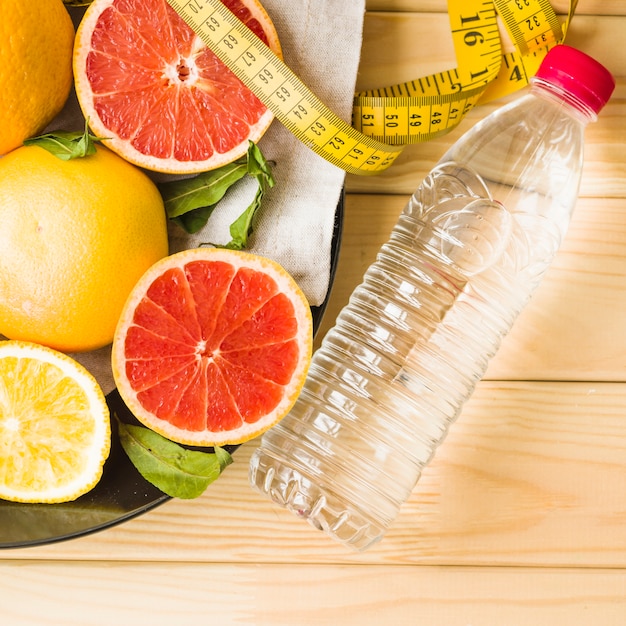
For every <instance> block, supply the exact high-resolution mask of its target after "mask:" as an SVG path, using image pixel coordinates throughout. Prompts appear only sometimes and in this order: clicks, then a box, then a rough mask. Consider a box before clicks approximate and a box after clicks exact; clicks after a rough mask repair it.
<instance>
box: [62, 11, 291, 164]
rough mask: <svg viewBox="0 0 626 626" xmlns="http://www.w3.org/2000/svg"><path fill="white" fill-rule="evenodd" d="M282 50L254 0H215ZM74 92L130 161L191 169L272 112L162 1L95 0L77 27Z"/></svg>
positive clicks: (254, 131) (239, 150) (243, 139)
mask: <svg viewBox="0 0 626 626" xmlns="http://www.w3.org/2000/svg"><path fill="white" fill-rule="evenodd" d="M222 1H223V3H224V5H225V6H226V7H228V8H229V9H230V10H231V11H232V12H233V13H234V14H235V15H236V16H237V17H238V18H239V19H240V20H241V21H242V22H243V23H244V24H245V25H246V26H248V28H250V29H251V30H252V31H253V32H254V33H255V34H256V35H257V36H258V37H259V38H260V39H261V40H262V41H263V42H264V43H266V44H267V45H268V46H269V47H270V48H271V49H272V50H273V51H274V52H275V53H276V54H278V55H279V56H282V51H281V48H280V43H279V41H278V35H277V33H276V29H275V28H274V25H273V23H272V21H271V20H270V18H269V16H268V15H267V13H266V12H265V10H264V9H263V7H262V6H261V5H260V4H259V2H258V1H257V0H222ZM74 79H75V85H76V94H77V97H78V101H79V104H80V106H81V109H82V111H83V114H84V115H85V117H86V118H87V119H88V120H89V124H90V126H91V129H92V131H93V132H94V133H95V134H96V135H98V136H100V137H106V138H108V140H107V141H106V145H107V146H108V147H110V148H111V149H112V150H114V151H115V152H117V153H118V154H120V155H121V156H123V157H124V158H125V159H127V160H128V161H130V162H131V163H135V164H136V165H139V166H141V167H144V168H146V169H150V170H154V171H159V172H166V173H174V174H184V173H196V172H203V171H208V170H211V169H215V168H217V167H220V166H222V165H225V164H227V163H230V162H232V161H234V160H236V159H238V158H239V157H241V156H243V155H244V154H245V153H246V151H247V149H248V142H249V141H253V142H255V143H256V142H257V141H258V140H259V139H260V138H261V137H262V136H263V134H264V133H265V131H266V130H267V128H268V127H269V125H270V123H271V122H272V119H273V115H272V113H271V112H270V111H269V110H268V109H267V108H266V107H265V105H263V104H262V103H261V101H260V100H259V99H258V98H257V97H256V96H255V95H254V94H253V93H252V92H251V91H250V90H249V89H248V88H247V87H245V85H243V83H242V82H241V81H240V80H239V79H238V78H237V77H236V76H235V75H234V74H233V73H232V72H231V71H230V70H229V69H228V68H227V67H226V66H225V65H224V64H223V63H222V62H221V61H219V59H218V58H217V57H216V56H215V55H214V54H213V53H212V52H211V51H210V50H209V49H208V48H207V47H206V46H205V45H204V43H202V41H201V40H200V38H199V37H198V36H197V35H196V34H195V33H194V32H193V31H192V30H191V28H189V26H187V24H186V23H185V22H184V21H183V20H182V18H180V17H179V15H178V14H177V13H176V12H175V11H174V10H173V9H172V8H171V7H170V6H169V4H168V3H167V2H166V0H94V2H93V3H92V4H91V5H90V6H89V8H88V9H87V11H86V13H85V15H84V17H83V19H82V21H81V23H80V25H79V27H78V30H77V33H76V45H75V49H74Z"/></svg>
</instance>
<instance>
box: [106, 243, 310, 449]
mask: <svg viewBox="0 0 626 626" xmlns="http://www.w3.org/2000/svg"><path fill="white" fill-rule="evenodd" d="M311 345H312V320H311V310H310V308H309V306H308V303H307V301H306V298H305V296H304V294H303V293H302V291H301V290H300V288H299V287H298V285H297V284H296V283H295V282H294V280H293V278H292V277H291V276H290V275H289V274H288V273H287V272H286V271H285V270H284V269H283V268H282V267H281V266H279V265H277V264H276V263H275V262H273V261H271V260H269V259H267V258H264V257H261V256H257V255H253V254H249V253H245V252H239V251H234V250H227V249H217V248H196V249H190V250H185V251H183V252H179V253H177V254H174V255H171V256H170V257H167V258H166V259H163V260H161V261H159V262H157V263H156V264H155V265H154V266H153V267H152V268H150V269H149V270H148V271H147V272H146V274H145V275H144V276H143V277H142V278H141V279H140V280H139V282H138V283H137V286H136V287H135V289H134V290H133V291H132V293H131V295H130V297H129V299H128V301H127V303H126V305H125V307H124V311H123V312H122V315H121V317H120V321H119V325H118V328H117V330H116V333H115V339H114V341H113V354H112V365H113V375H114V378H115V381H116V383H117V387H118V390H119V392H120V395H121V397H122V399H123V400H124V401H125V402H126V404H127V406H128V408H129V409H130V410H131V412H132V413H133V414H134V415H135V416H136V417H137V418H138V419H139V421H141V422H143V424H144V425H146V426H148V427H149V428H151V429H152V430H154V431H156V432H158V433H160V434H161V435H163V436H164V437H167V438H168V439H171V440H173V441H177V442H179V443H187V444H194V445H198V446H214V445H224V444H228V443H232V444H234V443H241V442H243V441H247V440H248V439H251V438H253V437H255V436H257V435H259V434H261V433H262V432H264V431H265V430H267V429H268V428H269V427H270V426H272V425H273V424H274V423H276V422H277V421H278V420H279V419H281V418H282V417H283V416H284V415H285V414H286V413H287V412H288V411H289V409H290V408H291V406H292V405H293V403H294V402H295V400H296V398H297V396H298V394H299V392H300V389H301V388H302V384H303V382H304V378H305V376H306V373H307V370H308V366H309V362H310V359H311Z"/></svg>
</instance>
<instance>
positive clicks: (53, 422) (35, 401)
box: [0, 340, 111, 504]
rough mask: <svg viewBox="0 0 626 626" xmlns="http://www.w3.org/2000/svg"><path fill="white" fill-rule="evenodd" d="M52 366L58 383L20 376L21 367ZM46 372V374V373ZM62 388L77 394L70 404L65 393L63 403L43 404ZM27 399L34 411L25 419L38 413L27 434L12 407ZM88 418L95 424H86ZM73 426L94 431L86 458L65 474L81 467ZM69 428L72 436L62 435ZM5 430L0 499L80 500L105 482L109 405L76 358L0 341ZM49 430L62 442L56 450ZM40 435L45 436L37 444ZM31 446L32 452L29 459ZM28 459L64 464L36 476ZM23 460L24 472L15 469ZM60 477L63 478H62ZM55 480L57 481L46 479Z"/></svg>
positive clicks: (0, 412)
mask: <svg viewBox="0 0 626 626" xmlns="http://www.w3.org/2000/svg"><path fill="white" fill-rule="evenodd" d="M47 366H50V368H48V369H49V370H50V371H51V375H50V377H49V378H48V379H47V380H50V379H52V380H54V381H55V384H54V386H53V385H50V386H48V387H46V386H43V387H42V379H41V378H38V379H32V378H29V379H25V380H20V379H19V377H18V374H19V372H20V371H22V372H23V371H24V370H27V371H29V372H32V371H34V370H36V371H37V373H38V374H41V372H42V370H45V369H46V368H47ZM41 376H42V378H44V375H43V374H41ZM18 387H21V389H18ZM77 387H78V388H79V389H77ZM61 388H69V389H70V391H71V392H72V393H73V394H74V393H77V396H73V398H74V399H73V400H72V401H71V406H68V407H64V406H63V397H62V394H61V396H60V397H59V405H58V406H54V405H51V404H46V405H45V406H42V403H43V400H42V398H45V399H49V398H50V397H51V395H54V394H55V389H61ZM47 392H49V395H47ZM31 395H32V398H31V397H30V396H31ZM24 401H26V402H28V403H29V404H30V405H31V406H30V409H31V411H32V412H30V413H29V415H28V416H27V419H26V423H28V421H29V419H28V418H30V421H31V422H32V419H33V417H34V418H35V422H34V426H35V428H32V429H29V428H28V426H23V429H24V430H25V431H26V436H24V435H22V433H21V432H20V430H19V429H18V427H17V426H16V424H17V422H19V419H20V416H19V415H15V416H14V415H11V409H12V408H13V409H15V408H16V407H19V406H21V407H22V408H23V407H24ZM27 408H28V407H27ZM64 409H65V410H64ZM85 418H89V419H85ZM87 421H89V422H90V423H89V424H86V422H87ZM70 425H71V426H72V427H73V428H75V429H81V428H84V429H85V430H87V431H88V433H89V434H88V435H87V436H86V439H87V440H88V446H87V447H86V448H85V449H84V450H82V451H81V452H80V457H81V459H82V460H84V463H82V465H81V469H80V471H79V472H78V473H75V474H74V475H68V476H67V477H66V476H65V475H64V474H65V473H67V474H69V468H70V467H76V462H77V455H76V454H75V452H76V447H77V446H78V441H77V440H76V439H75V438H73V437H72V438H70V437H69V432H67V430H66V429H67V428H69V426H70ZM64 429H65V430H66V434H67V435H68V437H63V431H64ZM0 433H2V436H1V437H0V498H2V499H4V500H10V501H13V502H23V503H45V504H53V503H60V502H69V501H72V500H75V499H76V498H78V497H80V496H81V495H84V494H85V493H87V492H89V491H91V489H93V488H94V487H95V486H96V484H97V483H98V482H99V481H100V478H101V477H102V471H103V466H104V462H105V461H106V459H107V458H108V456H109V452H110V449H111V425H110V415H109V409H108V407H107V404H106V399H105V397H104V393H103V392H102V389H101V388H100V386H99V385H98V383H97V381H96V379H95V378H94V377H93V375H92V374H91V373H90V372H89V371H88V370H87V369H86V368H85V367H83V366H82V365H81V364H80V363H78V362H77V361H75V360H74V359H72V358H71V357H69V356H67V355H65V354H63V353H61V352H57V351H56V350H52V349H50V348H47V347H45V346H42V345H39V344H34V343H30V342H26V341H19V340H9V341H0ZM16 433H17V436H16ZM48 435H49V438H48V439H47V440H46V441H47V442H48V443H49V442H50V441H51V440H55V439H56V440H58V441H59V442H60V443H59V445H58V447H56V449H55V447H54V446H51V447H48V446H47V445H46V442H44V440H43V437H46V436H48ZM59 436H60V437H59ZM39 437H41V438H42V439H41V440H40V441H39V445H37V443H38V440H37V438H39ZM81 440H83V438H82V437H81ZM3 444H4V446H3ZM29 444H33V445H30V446H29ZM27 451H31V452H33V454H32V455H31V456H30V457H29V458H27V459H26V463H24V459H25V458H26V454H27ZM20 453H22V454H20ZM28 460H30V461H32V462H33V463H40V465H39V466H38V467H48V466H53V465H54V464H55V461H57V462H59V461H60V462H61V463H63V467H62V468H61V471H60V473H57V474H55V476H54V477H53V476H52V475H51V474H48V473H44V472H41V471H39V472H37V475H36V476H35V477H32V476H31V475H30V474H32V470H33V469H34V468H33V467H29V466H28V464H27V462H28ZM19 463H24V466H23V467H22V468H21V470H20V471H19V472H16V471H13V470H15V466H16V464H19ZM12 474H13V475H16V476H17V480H19V481H21V482H23V483H25V484H24V485H18V484H17V483H16V481H14V480H11V476H12ZM57 476H58V477H60V478H59V479H58V480H56V477H57ZM55 480H56V484H52V485H48V484H47V482H52V483H54V481H55Z"/></svg>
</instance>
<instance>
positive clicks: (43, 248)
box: [0, 146, 168, 352]
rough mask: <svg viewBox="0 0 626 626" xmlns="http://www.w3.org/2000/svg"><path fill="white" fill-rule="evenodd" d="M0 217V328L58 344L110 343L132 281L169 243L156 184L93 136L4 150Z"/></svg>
mask: <svg viewBox="0 0 626 626" xmlns="http://www.w3.org/2000/svg"><path fill="white" fill-rule="evenodd" d="M0 224H2V228H0V334H3V335H5V336H6V337H9V338H10V339H22V340H27V341H34V342H36V343H42V344H45V345H47V346H49V347H52V348H55V349H58V350H61V351H63V352H78V351H84V350H91V349H95V348H98V347H101V346H104V345H106V344H108V343H111V341H112V340H113V333H114V331H115V325H116V324H117V319H118V317H119V314H120V312H121V310H122V306H123V304H124V301H125V300H126V297H127V296H128V294H129V293H130V290H131V289H132V287H133V285H134V284H135V282H136V281H137V280H138V278H139V277H140V276H141V275H142V274H143V273H144V272H145V271H146V269H147V268H148V267H150V266H151V265H152V264H153V263H154V262H155V261H156V260H158V259H160V258H162V257H164V256H166V255H167V253H168V240H167V225H166V217H165V209H164V207H163V200H162V198H161V195H160V194H159V191H158V189H157V188H156V186H155V185H154V183H153V182H152V181H151V180H150V179H149V178H148V177H147V176H146V175H145V174H144V173H143V172H141V170H139V169H138V168H136V167H135V166H134V165H131V164H130V163H128V162H126V161H125V160H124V159H122V158H121V157H119V156H117V155H116V154H114V153H113V152H111V151H110V150H107V149H106V148H104V147H101V146H99V147H98V148H97V152H96V154H94V155H91V156H87V157H83V158H79V159H73V160H70V161H61V160H60V159H58V158H56V157H54V156H53V155H52V154H50V153H49V152H47V151H46V150H44V149H43V148H40V147H38V146H23V147H21V148H17V149H16V150H13V151H12V152H10V153H9V154H7V155H5V156H4V157H2V158H1V159H0Z"/></svg>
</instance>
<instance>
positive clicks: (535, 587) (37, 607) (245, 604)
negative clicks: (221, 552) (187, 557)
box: [0, 562, 626, 626]
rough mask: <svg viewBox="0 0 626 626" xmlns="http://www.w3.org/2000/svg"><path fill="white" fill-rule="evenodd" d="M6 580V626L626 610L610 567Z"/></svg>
mask: <svg viewBox="0 0 626 626" xmlns="http://www.w3.org/2000/svg"><path fill="white" fill-rule="evenodd" d="M0 576H2V580H3V589H2V591H0V598H1V599H2V615H3V623H5V624H7V625H9V624H10V625H11V626H13V625H19V626H58V625H59V624H63V626H110V625H111V624H122V625H124V626H126V625H131V624H144V623H149V624H150V625H151V626H171V625H172V624H175V625H176V626H196V625H197V624H205V623H206V624H224V625H228V626H230V625H231V624H251V625H254V626H307V625H311V626H312V625H328V624H338V625H341V626H380V625H381V624H395V625H397V626H415V625H416V624H434V625H439V624H441V625H445V626H468V625H473V626H479V625H480V626H484V625H488V624H489V625H494V626H495V625H502V624H506V626H527V625H528V624H532V625H533V626H560V625H566V624H567V625H577V624H594V625H595V624H598V625H600V624H601V625H602V626H621V625H622V624H623V618H624V615H625V611H626V578H625V575H624V573H623V572H621V571H615V570H595V569H591V570H586V571H580V570H569V569H565V570H550V571H546V570H541V569H508V568H449V567H442V568H423V567H393V566H385V565H376V566H370V567H361V566H342V567H337V566H319V565H307V564H301V565H299V566H297V567H294V566H292V565H262V566H257V565H230V564H219V563H208V564H207V563H203V564H195V563H176V564H163V563H150V564H141V563H132V564H126V563H111V564H82V563H81V564H72V565H71V566H69V565H68V564H65V563H42V562H39V563H32V564H29V565H28V566H24V565H17V564H3V565H0ZM390 589H393V590H394V591H393V594H390V593H389V590H390ZM33 590H36V595H37V601H36V602H25V601H24V599H25V598H28V597H31V596H32V594H33ZM59 617H61V618H62V621H60V620H59Z"/></svg>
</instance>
